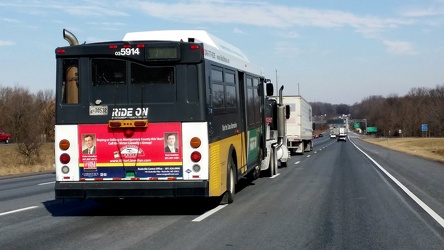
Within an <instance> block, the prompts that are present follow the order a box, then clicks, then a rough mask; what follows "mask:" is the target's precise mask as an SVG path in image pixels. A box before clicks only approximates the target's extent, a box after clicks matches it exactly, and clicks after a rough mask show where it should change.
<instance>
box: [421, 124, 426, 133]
mask: <svg viewBox="0 0 444 250" xmlns="http://www.w3.org/2000/svg"><path fill="white" fill-rule="evenodd" d="M421 131H422V132H427V131H428V126H427V123H424V124H421Z"/></svg>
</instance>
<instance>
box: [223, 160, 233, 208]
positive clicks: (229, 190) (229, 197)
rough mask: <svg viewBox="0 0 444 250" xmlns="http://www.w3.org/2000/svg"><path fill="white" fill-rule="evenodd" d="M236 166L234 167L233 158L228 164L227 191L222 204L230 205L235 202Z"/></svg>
mask: <svg viewBox="0 0 444 250" xmlns="http://www.w3.org/2000/svg"><path fill="white" fill-rule="evenodd" d="M235 169H236V165H234V163H233V160H232V158H231V157H230V160H229V163H228V171H229V172H228V174H227V190H226V191H225V193H224V194H223V197H222V201H221V202H220V204H230V203H233V201H234V194H235V193H236V172H235Z"/></svg>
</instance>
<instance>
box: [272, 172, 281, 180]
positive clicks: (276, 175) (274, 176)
mask: <svg viewBox="0 0 444 250" xmlns="http://www.w3.org/2000/svg"><path fill="white" fill-rule="evenodd" d="M279 175H281V174H280V173H277V174H275V175H273V176H271V177H270V179H274V178H276V177H278V176H279Z"/></svg>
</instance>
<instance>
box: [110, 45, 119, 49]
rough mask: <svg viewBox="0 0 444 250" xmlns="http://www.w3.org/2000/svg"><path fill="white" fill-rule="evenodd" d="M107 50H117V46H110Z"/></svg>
mask: <svg viewBox="0 0 444 250" xmlns="http://www.w3.org/2000/svg"><path fill="white" fill-rule="evenodd" d="M109 48H110V49H117V45H110V46H109Z"/></svg>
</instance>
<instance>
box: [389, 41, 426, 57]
mask: <svg viewBox="0 0 444 250" xmlns="http://www.w3.org/2000/svg"><path fill="white" fill-rule="evenodd" d="M383 43H384V45H385V46H386V47H387V51H388V52H389V53H392V54H405V55H415V54H418V52H417V51H416V50H415V49H414V48H413V46H412V44H410V43H409V42H404V41H390V40H384V41H383Z"/></svg>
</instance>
